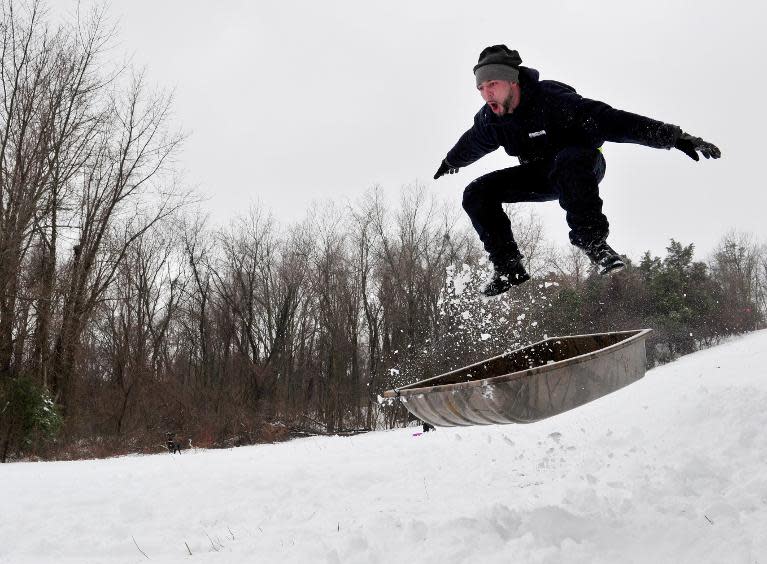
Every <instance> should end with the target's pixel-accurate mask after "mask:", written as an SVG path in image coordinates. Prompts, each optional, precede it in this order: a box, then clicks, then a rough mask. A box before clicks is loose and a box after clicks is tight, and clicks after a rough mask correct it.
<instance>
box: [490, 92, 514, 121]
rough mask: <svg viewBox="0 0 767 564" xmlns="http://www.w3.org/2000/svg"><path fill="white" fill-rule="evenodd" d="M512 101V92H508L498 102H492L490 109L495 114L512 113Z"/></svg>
mask: <svg viewBox="0 0 767 564" xmlns="http://www.w3.org/2000/svg"><path fill="white" fill-rule="evenodd" d="M513 103H514V92H509V95H508V96H506V98H505V99H504V100H502V101H500V102H493V103H492V104H490V109H491V110H492V112H493V113H494V114H495V115H497V116H499V117H500V116H505V115H506V114H510V113H512V112H513V111H514V110H513V109H512V104H513Z"/></svg>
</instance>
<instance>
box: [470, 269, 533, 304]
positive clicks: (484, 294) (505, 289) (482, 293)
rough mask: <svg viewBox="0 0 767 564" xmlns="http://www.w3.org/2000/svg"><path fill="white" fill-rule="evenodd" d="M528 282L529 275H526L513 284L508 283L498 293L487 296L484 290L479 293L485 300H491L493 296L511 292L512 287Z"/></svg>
mask: <svg viewBox="0 0 767 564" xmlns="http://www.w3.org/2000/svg"><path fill="white" fill-rule="evenodd" d="M528 280H530V275H529V274H526V275H525V276H524V277H519V278H517V279H516V280H515V281H514V282H509V285H508V286H507V287H505V288H504V289H503V290H501V291H499V292H494V293H491V294H488V293H486V292H485V291H484V290H480V291H479V293H480V294H481V295H483V296H485V297H486V298H492V297H494V296H500V295H501V294H505V293H506V292H508V291H509V290H511V289H512V288H513V287H514V286H519V285H520V284H524V283H525V282H527V281H528Z"/></svg>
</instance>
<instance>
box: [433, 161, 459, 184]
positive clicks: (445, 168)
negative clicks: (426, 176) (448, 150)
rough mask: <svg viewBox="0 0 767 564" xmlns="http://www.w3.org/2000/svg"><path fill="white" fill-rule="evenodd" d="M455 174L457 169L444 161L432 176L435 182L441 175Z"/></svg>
mask: <svg viewBox="0 0 767 564" xmlns="http://www.w3.org/2000/svg"><path fill="white" fill-rule="evenodd" d="M456 172H458V167H457V166H453V165H451V164H450V163H449V162H447V159H444V160H443V161H442V163H441V164H440V165H439V168H438V169H437V172H436V174H435V175H434V180H437V178H439V177H440V176H442V175H443V174H455V173H456Z"/></svg>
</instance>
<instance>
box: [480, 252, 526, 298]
mask: <svg viewBox="0 0 767 564" xmlns="http://www.w3.org/2000/svg"><path fill="white" fill-rule="evenodd" d="M493 266H494V272H493V277H492V278H491V279H490V280H489V281H488V282H487V284H485V286H484V287H483V288H482V293H483V294H484V295H485V296H487V297H488V298H489V297H491V296H497V295H498V294H503V293H504V292H506V291H507V290H508V289H509V288H511V287H512V286H519V285H520V284H522V283H523V282H527V281H528V280H530V275H529V274H528V273H527V271H526V270H525V267H524V266H522V255H519V256H518V257H516V258H508V259H505V260H499V261H497V262H494V263H493Z"/></svg>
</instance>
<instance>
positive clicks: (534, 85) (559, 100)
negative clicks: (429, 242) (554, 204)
mask: <svg viewBox="0 0 767 564" xmlns="http://www.w3.org/2000/svg"><path fill="white" fill-rule="evenodd" d="M521 63H522V59H521V58H520V57H519V53H517V51H515V50H512V49H509V48H508V47H506V46H505V45H493V46H492V47H487V48H486V49H484V50H483V51H482V53H480V55H479V61H478V63H477V65H476V66H475V67H474V77H475V79H476V84H477V89H478V90H479V93H480V94H481V95H482V99H483V100H484V101H485V102H486V104H485V105H484V106H483V107H482V109H481V110H480V111H479V112H478V113H477V115H476V116H475V117H474V125H473V126H472V127H471V129H469V130H468V131H467V132H466V133H464V134H463V135H462V136H461V138H460V139H459V140H458V143H456V145H455V146H454V147H453V148H452V149H451V150H450V151H449V152H448V153H447V156H446V157H445V159H444V160H443V161H442V164H440V166H439V169H438V170H437V173H436V174H435V175H434V179H435V180H436V179H437V178H439V177H440V176H442V175H443V174H446V173H449V174H453V173H455V172H457V171H458V169H459V168H462V167H465V166H467V165H470V164H471V163H473V162H474V161H476V160H477V159H479V158H480V157H482V156H484V155H486V154H488V153H490V152H492V151H494V150H495V149H497V148H498V147H503V148H504V149H505V150H506V152H507V153H508V154H509V155H511V156H515V157H518V158H519V162H520V164H519V166H514V167H511V168H506V169H503V170H498V171H495V172H491V173H490V174H487V175H485V176H481V177H480V178H477V179H476V180H474V181H473V182H471V183H470V184H469V185H468V186H467V187H466V190H465V191H464V193H463V207H464V209H465V210H466V213H468V214H469V218H470V219H471V222H472V225H473V226H474V229H476V231H477V234H478V235H479V238H480V239H481V240H482V243H483V244H484V246H485V250H486V251H487V252H488V254H489V255H490V260H491V262H492V263H493V266H494V274H493V277H492V278H491V279H490V281H489V282H488V284H487V285H486V286H485V287H484V288H483V290H482V292H483V293H484V294H485V295H486V296H494V295H497V294H501V293H503V292H505V291H507V290H508V289H509V288H511V286H515V285H518V284H522V283H523V282H525V281H527V280H529V279H530V276H529V275H528V274H527V272H526V271H525V268H524V266H523V264H522V258H523V257H522V255H521V254H520V252H519V249H518V248H517V244H516V243H515V242H514V236H513V234H512V231H511V223H510V221H509V218H508V216H507V215H506V214H505V213H504V211H503V207H502V204H503V203H504V202H505V203H512V202H546V201H552V200H559V204H560V205H561V206H562V208H564V210H565V211H566V212H567V216H566V217H567V223H568V225H569V226H570V242H571V243H572V244H573V245H576V246H577V247H580V248H581V249H583V251H584V252H585V253H586V255H587V256H588V257H589V259H590V260H591V261H592V262H593V263H594V264H595V265H597V266H598V267H599V269H600V273H601V274H607V273H608V272H612V271H615V270H618V269H620V268H623V267H624V266H625V263H624V261H623V259H622V258H621V256H620V255H619V254H618V253H616V252H615V251H614V250H613V249H612V247H610V245H608V244H607V235H608V233H609V228H608V227H609V224H608V222H607V218H606V217H605V216H604V214H603V213H602V200H601V199H600V197H599V183H600V182H601V180H602V178H603V177H604V174H605V159H604V157H603V156H602V152H601V146H602V144H603V143H605V142H606V141H613V142H616V143H638V144H640V145H646V146H648V147H655V148H658V149H670V148H672V147H674V148H676V149H679V150H680V151H682V152H684V153H685V154H686V155H688V156H689V157H690V158H692V159H694V160H696V161H697V160H699V157H698V152H700V153H701V154H702V155H703V156H704V157H706V158H707V159H708V158H715V159H717V158H719V157H720V155H721V153H720V151H719V149H718V148H717V147H716V146H714V145H712V144H711V143H708V142H706V141H703V140H702V139H700V138H698V137H693V136H691V135H688V134H687V133H684V132H683V131H682V130H681V129H680V128H679V127H677V126H676V125H671V124H667V123H663V122H659V121H655V120H653V119H650V118H647V117H644V116H640V115H636V114H632V113H629V112H624V111H622V110H616V109H614V108H611V107H610V106H608V105H607V104H605V103H603V102H598V101H595V100H589V99H587V98H583V97H581V96H580V95H579V94H577V93H576V91H575V90H574V89H573V88H572V87H570V86H568V85H566V84H563V83H561V82H556V81H553V80H539V79H538V71H536V70H535V69H531V68H527V67H524V66H521Z"/></svg>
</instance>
